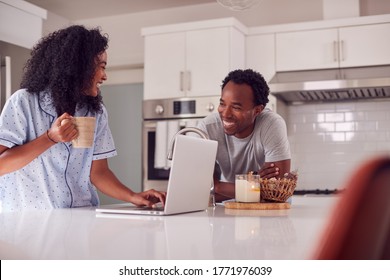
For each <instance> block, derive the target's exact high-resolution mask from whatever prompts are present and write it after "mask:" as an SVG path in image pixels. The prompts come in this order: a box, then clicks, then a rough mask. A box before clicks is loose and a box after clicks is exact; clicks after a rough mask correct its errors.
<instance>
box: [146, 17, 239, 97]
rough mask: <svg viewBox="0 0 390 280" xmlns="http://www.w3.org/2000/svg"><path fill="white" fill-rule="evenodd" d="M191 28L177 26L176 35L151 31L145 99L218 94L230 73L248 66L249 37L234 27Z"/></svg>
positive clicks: (147, 47) (148, 38)
mask: <svg viewBox="0 0 390 280" xmlns="http://www.w3.org/2000/svg"><path fill="white" fill-rule="evenodd" d="M231 22H233V23H234V22H235V21H231ZM188 26H189V25H188V24H184V25H183V28H181V27H180V25H177V26H176V27H175V31H174V32H167V31H166V29H164V28H163V29H164V30H165V31H164V32H162V33H156V32H152V33H153V34H150V30H147V32H146V33H148V34H145V62H144V63H145V65H144V99H145V100H147V99H161V98H180V97H194V96H211V95H218V94H220V85H221V82H222V80H223V78H224V77H225V76H226V75H227V74H228V72H229V71H231V70H234V69H237V68H243V67H244V65H245V34H244V33H243V32H242V30H240V29H238V28H236V27H235V26H234V24H230V25H229V24H228V25H226V26H213V25H210V26H207V27H204V26H202V28H199V29H197V28H196V25H195V27H194V28H192V27H190V28H189V27H188ZM181 29H184V30H181Z"/></svg>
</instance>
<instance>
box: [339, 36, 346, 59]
mask: <svg viewBox="0 0 390 280" xmlns="http://www.w3.org/2000/svg"><path fill="white" fill-rule="evenodd" d="M344 51H345V50H344V40H341V47H340V52H341V60H342V61H344V60H345V53H344Z"/></svg>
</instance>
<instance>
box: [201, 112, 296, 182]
mask: <svg viewBox="0 0 390 280" xmlns="http://www.w3.org/2000/svg"><path fill="white" fill-rule="evenodd" d="M198 128H199V129H201V130H203V131H204V132H205V133H206V134H207V135H208V136H209V138H210V139H212V140H216V141H218V152H217V160H216V161H217V162H216V163H217V166H216V171H217V172H220V175H221V178H220V180H221V181H225V182H232V183H233V182H234V180H235V174H242V173H247V172H249V171H257V170H259V169H260V168H261V166H262V165H263V164H264V163H265V162H273V161H281V160H286V159H290V158H291V154H290V145H289V142H288V139H287V128H286V123H285V121H284V119H283V118H282V117H281V116H280V115H278V114H276V113H275V112H273V111H271V110H270V109H268V108H265V109H264V110H263V111H262V112H261V114H260V115H259V116H258V117H257V118H256V124H255V129H254V130H253V133H252V134H251V135H249V136H248V137H246V138H242V139H240V138H237V137H235V136H229V135H226V134H225V132H224V130H223V124H222V121H221V119H220V117H219V114H218V113H213V114H211V115H209V116H207V117H206V118H204V119H203V120H201V121H200V122H199V124H198ZM218 169H219V170H218Z"/></svg>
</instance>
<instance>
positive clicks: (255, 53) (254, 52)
mask: <svg viewBox="0 0 390 280" xmlns="http://www.w3.org/2000/svg"><path fill="white" fill-rule="evenodd" d="M245 49H246V68H250V69H253V70H255V71H257V72H259V73H260V74H261V75H263V77H264V79H265V80H266V81H267V83H268V82H269V81H270V80H271V78H272V77H273V76H274V75H275V34H274V33H269V34H255V35H250V36H247V38H246V48H245ZM268 99H269V101H268V103H267V106H266V107H267V108H270V109H271V110H272V111H274V112H277V113H278V114H281V115H282V116H283V117H284V118H286V114H284V113H283V112H284V107H285V105H284V104H283V103H281V102H278V100H277V99H276V97H275V96H274V95H272V94H270V95H269V96H268Z"/></svg>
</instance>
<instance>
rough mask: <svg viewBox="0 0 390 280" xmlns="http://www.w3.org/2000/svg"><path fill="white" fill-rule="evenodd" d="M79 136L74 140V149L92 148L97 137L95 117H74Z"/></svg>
mask: <svg viewBox="0 0 390 280" xmlns="http://www.w3.org/2000/svg"><path fill="white" fill-rule="evenodd" d="M73 122H74V124H75V125H76V128H77V130H78V132H79V136H78V137H77V138H76V139H74V140H72V145H73V148H91V147H92V145H93V140H94V136H95V123H96V118H94V117H73Z"/></svg>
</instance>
